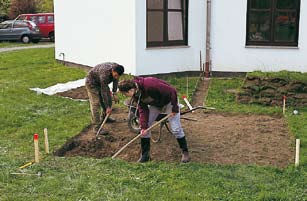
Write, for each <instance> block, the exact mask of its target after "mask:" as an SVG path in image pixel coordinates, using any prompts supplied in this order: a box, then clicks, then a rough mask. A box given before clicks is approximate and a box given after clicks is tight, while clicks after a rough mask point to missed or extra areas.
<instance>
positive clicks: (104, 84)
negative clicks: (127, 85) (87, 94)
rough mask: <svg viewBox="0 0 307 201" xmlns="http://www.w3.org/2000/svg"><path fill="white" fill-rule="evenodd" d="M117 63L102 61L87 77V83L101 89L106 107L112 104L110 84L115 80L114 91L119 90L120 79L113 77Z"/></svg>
mask: <svg viewBox="0 0 307 201" xmlns="http://www.w3.org/2000/svg"><path fill="white" fill-rule="evenodd" d="M117 65H118V64H117V63H110V62H107V63H101V64H98V65H96V66H95V67H94V68H92V69H91V70H90V71H89V72H88V75H87V77H86V85H87V86H88V87H90V88H93V89H96V90H99V91H100V94H101V97H102V100H103V102H104V104H105V106H106V107H111V106H112V97H111V92H110V88H109V86H108V85H109V84H110V83H111V82H113V90H112V91H113V92H116V91H117V85H118V80H116V79H113V76H112V68H113V67H115V66H117Z"/></svg>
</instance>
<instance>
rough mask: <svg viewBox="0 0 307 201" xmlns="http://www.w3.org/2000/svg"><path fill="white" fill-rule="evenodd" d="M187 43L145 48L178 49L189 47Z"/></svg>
mask: <svg viewBox="0 0 307 201" xmlns="http://www.w3.org/2000/svg"><path fill="white" fill-rule="evenodd" d="M189 47H190V46H188V45H178V46H159V47H147V48H145V50H160V49H179V48H189Z"/></svg>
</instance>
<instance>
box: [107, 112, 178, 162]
mask: <svg viewBox="0 0 307 201" xmlns="http://www.w3.org/2000/svg"><path fill="white" fill-rule="evenodd" d="M171 115H172V114H168V115H166V116H165V117H163V118H162V119H161V120H160V121H157V122H156V123H154V124H153V125H152V126H150V127H149V128H147V129H146V130H145V132H148V131H150V130H151V129H153V128H154V127H155V126H157V125H159V124H160V123H161V122H163V121H165V120H166V119H168V118H169V117H170V116H171ZM141 135H142V134H141V133H140V134H138V135H137V136H136V137H134V138H133V139H132V140H131V141H130V142H128V143H127V144H126V145H125V146H123V147H122V148H121V149H120V150H118V151H117V152H116V153H115V154H114V155H113V156H112V159H114V158H115V157H116V156H117V155H118V154H120V152H122V151H123V150H124V149H125V148H126V147H127V146H128V145H129V144H131V143H132V142H134V141H135V140H136V139H138V138H139V137H140V136H141Z"/></svg>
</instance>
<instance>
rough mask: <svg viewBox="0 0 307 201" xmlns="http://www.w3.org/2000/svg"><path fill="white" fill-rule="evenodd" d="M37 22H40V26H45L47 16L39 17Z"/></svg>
mask: <svg viewBox="0 0 307 201" xmlns="http://www.w3.org/2000/svg"><path fill="white" fill-rule="evenodd" d="M37 21H38V24H45V21H46V17H45V16H38V18H37Z"/></svg>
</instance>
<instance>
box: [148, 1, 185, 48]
mask: <svg viewBox="0 0 307 201" xmlns="http://www.w3.org/2000/svg"><path fill="white" fill-rule="evenodd" d="M168 1H169V0H163V8H162V9H149V8H148V0H146V47H147V48H150V47H168V46H181V45H188V10H189V7H188V6H189V0H180V1H181V5H182V8H181V9H169V8H168ZM150 11H160V12H161V11H162V12H163V41H152V42H149V41H148V30H149V23H148V20H149V19H148V13H149V12H150ZM169 12H181V13H182V23H183V24H182V31H183V39H182V40H169V39H168V13H169Z"/></svg>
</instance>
